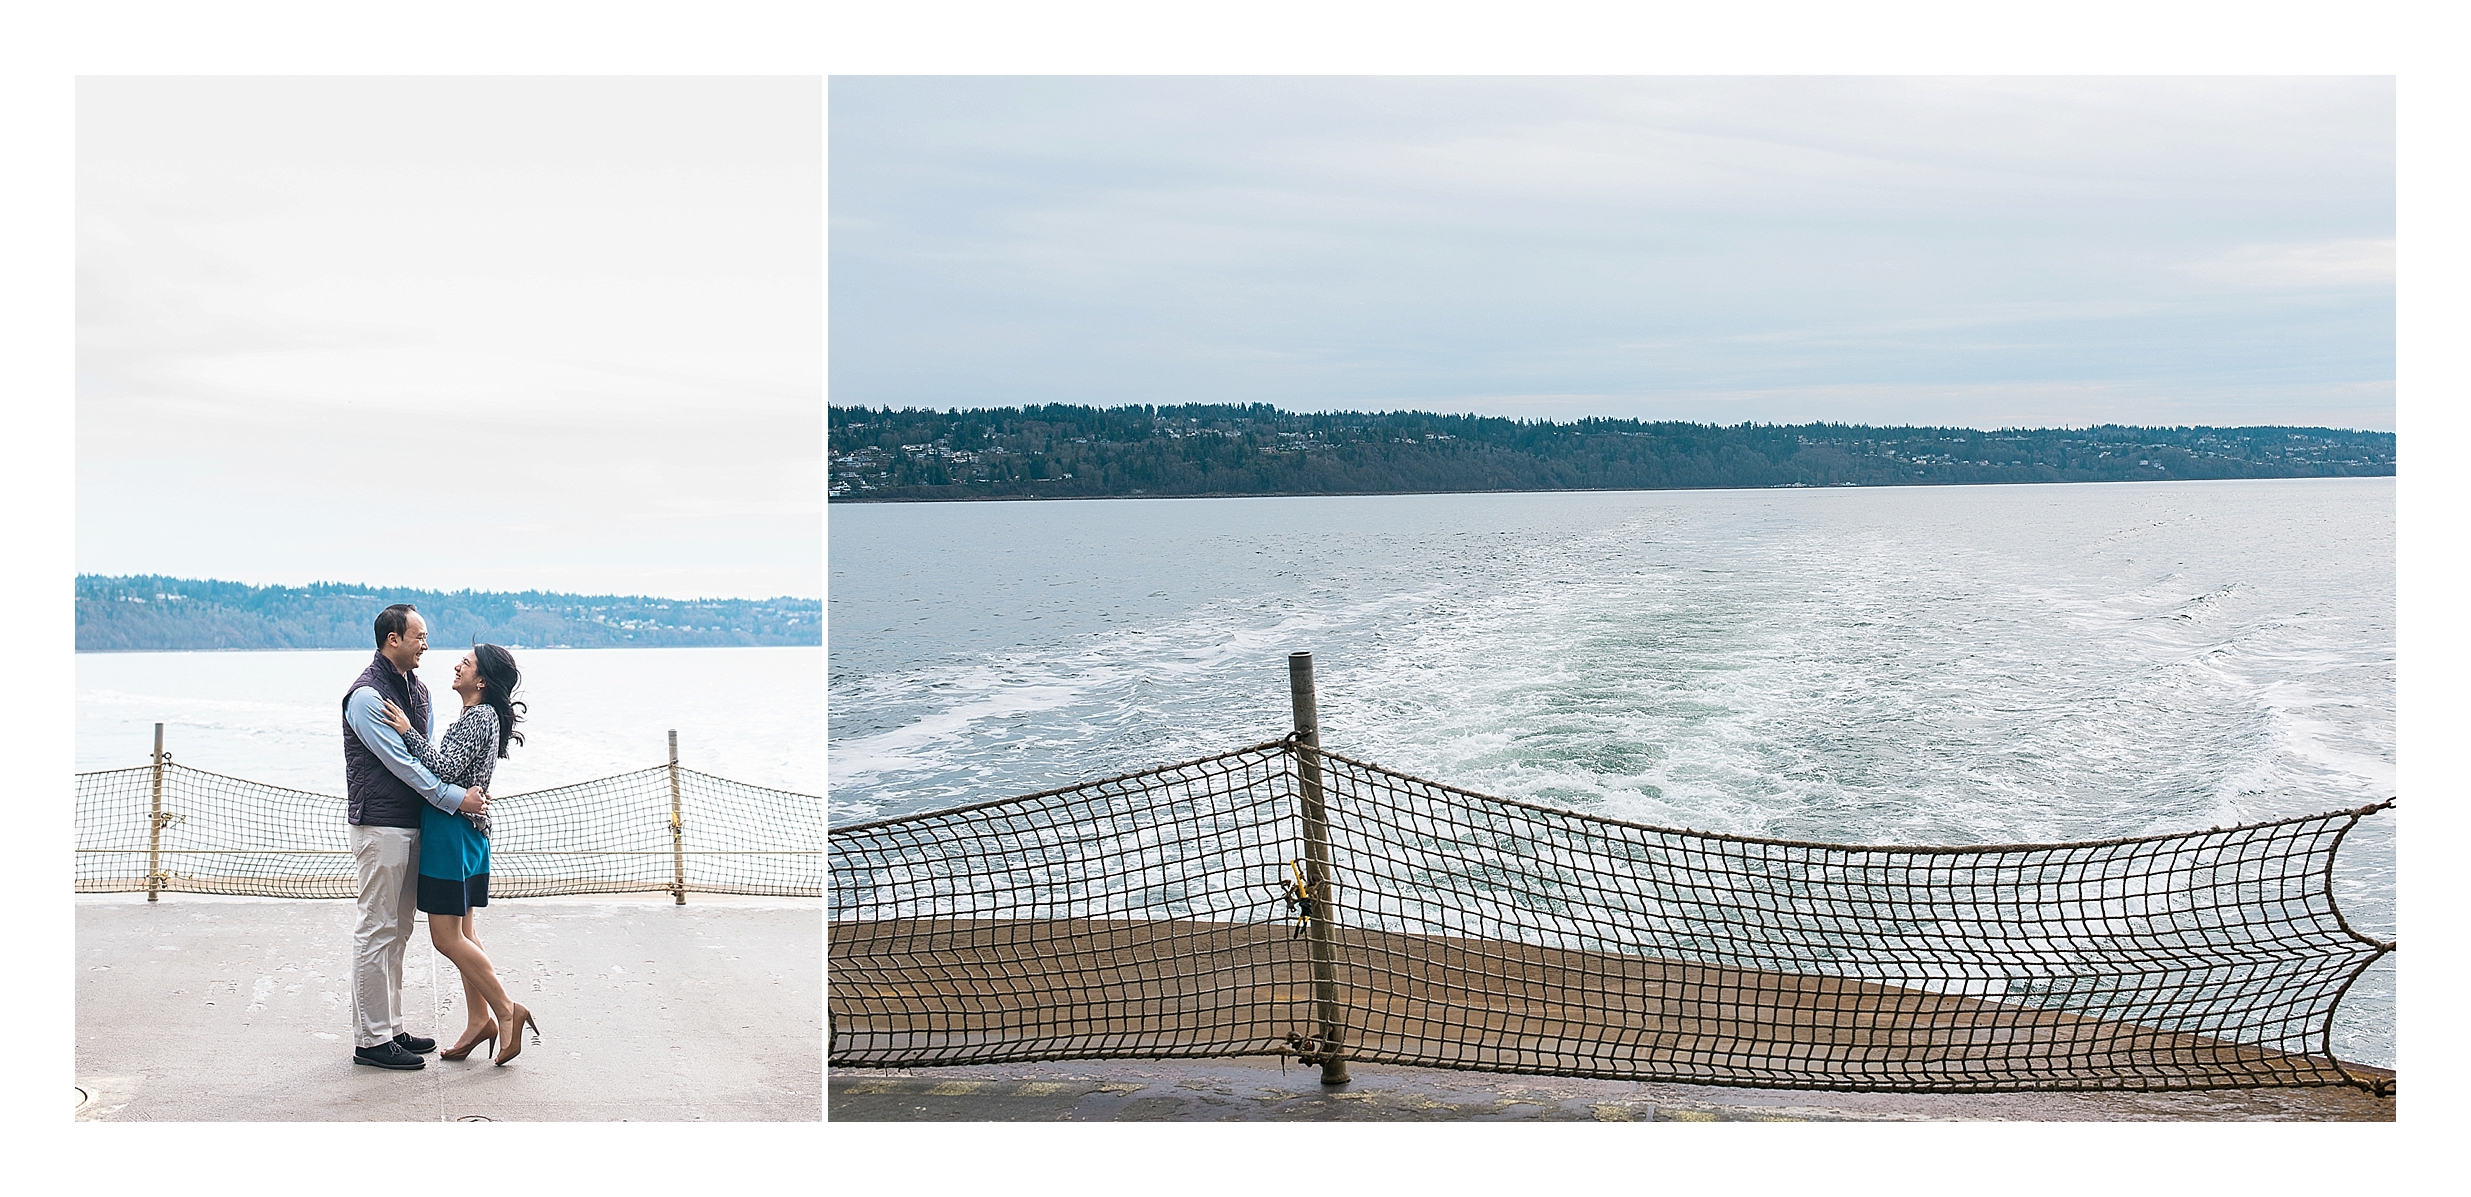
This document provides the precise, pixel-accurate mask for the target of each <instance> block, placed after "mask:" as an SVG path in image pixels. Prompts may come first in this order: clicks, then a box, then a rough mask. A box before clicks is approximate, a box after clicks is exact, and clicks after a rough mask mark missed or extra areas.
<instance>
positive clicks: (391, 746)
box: [343, 686, 463, 815]
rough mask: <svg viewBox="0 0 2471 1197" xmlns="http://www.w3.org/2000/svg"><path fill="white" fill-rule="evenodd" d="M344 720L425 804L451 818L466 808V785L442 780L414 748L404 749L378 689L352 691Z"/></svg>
mask: <svg viewBox="0 0 2471 1197" xmlns="http://www.w3.org/2000/svg"><path fill="white" fill-rule="evenodd" d="M343 721H344V723H346V724H348V725H349V726H350V727H351V729H352V734H353V735H356V736H359V737H360V742H361V743H362V744H365V745H367V746H368V748H369V751H371V752H374V753H376V754H377V757H378V761H379V762H380V763H382V764H384V765H385V766H386V771H387V772H389V773H392V774H394V775H395V776H396V777H399V778H402V779H403V784H405V785H407V786H410V787H412V792H413V793H416V794H419V795H420V796H421V799H422V800H423V801H425V802H427V803H428V804H429V805H431V806H434V807H436V808H438V809H439V810H442V811H445V812H446V813H447V814H450V815H451V814H453V813H455V808H457V807H460V806H462V805H463V787H462V786H450V785H448V784H446V783H445V782H442V781H439V780H438V779H437V775H435V774H433V773H431V772H429V770H428V769H426V768H424V767H422V765H421V763H420V758H418V757H415V756H413V755H412V750H411V749H409V748H406V747H404V746H403V737H401V736H398V735H396V734H395V725H394V724H391V723H388V722H387V721H386V699H385V698H384V697H383V696H382V695H380V694H379V693H378V692H377V691H376V690H374V689H371V688H370V687H367V686H362V687H360V688H359V689H357V690H354V691H352V696H351V698H349V699H347V700H346V701H345V702H344V704H343ZM413 734H415V735H417V734H419V733H417V732H415V733H413Z"/></svg>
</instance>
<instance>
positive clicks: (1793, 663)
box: [830, 479, 2394, 1062]
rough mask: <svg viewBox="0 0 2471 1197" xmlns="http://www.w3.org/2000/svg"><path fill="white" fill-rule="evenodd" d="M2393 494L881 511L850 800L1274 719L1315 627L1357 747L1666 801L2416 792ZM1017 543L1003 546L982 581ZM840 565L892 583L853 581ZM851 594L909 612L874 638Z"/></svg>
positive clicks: (2008, 813)
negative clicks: (2399, 758)
mask: <svg viewBox="0 0 2471 1197" xmlns="http://www.w3.org/2000/svg"><path fill="white" fill-rule="evenodd" d="M2391 495H2392V484H2391V480H2383V479H2380V480H2332V481H2314V480H2312V481H2307V482H2296V483H2209V484H2150V485H2140V486H2135V487H2004V488H1986V487H1949V488H1903V489H1899V490H1894V491H1889V490H1853V491H1838V492H1828V493H1823V492H1814V491H1799V492H1656V493H1634V494H1555V495H1495V496H1420V497H1386V498H1381V499H1317V500H1282V501H1277V502H1251V501H1245V502H1232V501H1231V502H1225V503H1215V504H1214V503H1213V502H1212V501H1176V502H1173V503H1167V502H1161V503H1157V504H1150V503H1146V502H1143V501H1127V502H1124V503H1111V504H1081V505H1068V504H1049V505H1040V510H1038V511H1037V512H1036V513H1035V514H1036V515H1037V516H1038V517H1039V521H1040V522H1036V523H1033V522H1029V521H1027V520H1026V518H1025V517H1024V513H1023V512H1020V511H1013V512H1005V513H996V514H997V515H1001V516H1004V517H1005V519H1006V523H1005V537H1006V539H1007V543H1008V547H1009V548H1010V549H1011V550H1012V551H1010V552H1009V553H1008V554H1007V555H1005V556H1003V557H1002V558H1001V560H1000V561H997V562H993V563H991V562H990V561H988V560H986V559H985V558H984V557H983V556H982V555H972V554H952V555H949V556H948V557H946V558H940V559H939V560H942V561H943V562H944V564H943V565H941V566H938V567H936V568H933V569H929V568H925V567H920V566H918V565H917V564H916V562H915V560H914V558H915V557H916V554H915V553H912V554H911V556H910V557H909V558H905V559H904V560H905V561H906V562H908V565H907V566H906V568H910V569H911V570H912V571H913V575H914V576H912V577H910V578H908V579H907V580H906V581H905V582H904V585H905V586H906V587H908V589H906V590H904V589H901V588H897V587H889V586H884V585H882V584H881V583H880V577H881V576H882V575H883V574H884V571H882V570H879V569H873V568H871V565H870V562H869V561H868V560H867V559H865V557H864V555H863V551H862V550H863V549H864V548H865V547H867V546H880V545H892V544H903V545H906V544H910V543H914V542H915V541H916V540H917V539H918V536H916V535H911V536H901V535H895V534H893V533H895V532H897V531H898V530H899V529H900V528H901V527H902V526H904V525H905V524H906V523H916V524H917V526H918V527H919V528H921V529H925V528H928V527H930V526H933V527H960V526H964V525H966V524H967V523H968V522H969V521H971V520H973V519H976V518H980V517H978V516H975V515H973V514H972V513H971V512H968V511H959V510H956V511H943V512H936V513H933V515H934V517H935V518H934V520H925V519H923V518H922V517H917V516H914V515H908V514H904V513H902V512H899V511H890V510H886V511H881V512H870V515H871V516H872V517H873V518H874V519H875V520H876V521H877V522H878V523H880V524H881V529H879V530H878V531H877V532H876V533H871V534H870V535H872V536H876V537H877V539H873V540H865V541H860V542H852V543H851V544H849V545H845V544H844V543H843V542H842V541H841V540H839V539H837V538H838V537H839V536H840V535H841V533H840V532H839V531H837V530H836V532H835V536H836V541H835V544H834V546H833V554H834V569H835V576H836V591H835V600H834V602H835V606H834V615H833V618H834V619H835V621H836V622H835V625H834V640H833V644H834V648H833V657H834V664H833V668H832V684H831V691H830V704H831V709H832V719H833V737H834V738H833V741H832V747H831V754H832V764H831V770H832V777H833V782H834V789H833V804H834V806H833V809H834V811H835V813H836V816H844V815H847V814H850V813H852V812H860V811H863V812H865V813H867V814H870V815H872V814H898V813H905V812H907V811H911V810H919V809H928V808H931V807H934V806H939V805H951V804H955V803H958V802H963V801H975V800H982V799H986V798H995V797H1002V796H1005V795H1007V794H1011V793H1022V792H1027V791H1031V790H1037V789H1045V788H1049V787H1053V786H1058V785H1065V784H1069V783H1071V782H1074V781H1078V780H1085V779H1088V778H1091V777H1096V776H1103V775H1106V774H1110V773H1119V772H1127V771H1131V770H1135V769H1139V768H1144V767H1148V766H1151V765H1157V764H1164V763H1167V762H1168V761H1171V760H1177V759H1188V758H1190V757H1195V756H1201V755H1206V754H1209V753H1214V752H1218V751H1223V750H1226V749H1229V748H1234V747H1239V746H1241V745H1244V744H1249V743H1253V742H1256V741H1258V740H1262V739H1268V738H1272V737H1275V736H1276V735H1278V734H1280V733H1281V732H1283V731H1285V730H1286V727H1287V710H1286V685H1285V683H1286V677H1285V657H1286V654H1287V653H1288V652H1289V651H1292V650H1295V649H1309V650H1311V651H1313V653H1314V655H1315V663H1316V672H1317V675H1318V679H1319V683H1320V696H1319V697H1320V707H1321V713H1322V714H1321V718H1322V725H1323V730H1322V739H1323V743H1324V744H1325V746H1327V747H1329V748H1330V749H1332V750H1333V751H1336V752H1339V753H1343V754H1345V755H1349V756H1353V757H1358V758H1361V759H1367V760H1372V761H1375V762H1378V763H1381V764H1384V765H1387V766H1390V767H1392V768H1397V769H1401V770H1404V771H1406V772H1410V773H1415V774H1418V775H1421V776H1426V777H1430V778H1433V779H1434V780H1437V781H1441V782H1444V783H1447V784H1450V785H1455V786H1460V787H1463V788H1467V789H1472V790H1477V791H1480V792H1487V793H1496V794H1501V795H1503V796H1506V797H1514V798H1521V799H1527V800H1532V801H1538V802H1542V803H1546V804H1549V805H1557V806H1564V807H1570V808H1574V809H1580V810H1585V811H1589V812H1591V813H1596V814H1601V815H1606V816H1609V817H1614V818H1620V819H1626V820H1632V821H1638V822H1646V823H1652V824H1658V825H1664V826H1683V827H1691V828H1694V829H1698V830H1706V831H1718V832H1731V833H1739V834H1754V835H1775V836H1782V837H1786V838H1795V839H1813V840H1826V841H1836V842H1862V843H1947V844H1962V843H2012V842H2019V841H2052V840H2069V839H2100V838H2109V837H2112V836H2121V835H2137V834H2147V833H2155V832H2171V831H2183V830H2188V829H2190V828H2197V827H2205V826H2212V825H2217V824H2226V825H2227V824H2230V823H2236V822H2247V821H2254V820H2258V819H2267V818H2281V817H2289V816H2293V815H2301V814H2310V813H2315V812H2317V811H2321V810H2327V809H2333V808H2337V807H2345V806H2356V805H2360V804H2363V803H2366V802H2372V801H2376V800H2379V799H2381V798H2383V797H2386V796H2388V795H2389V794H2390V793H2391V787H2392V785H2393V776H2394V774H2393V748H2392V746H2393V726H2394V725H2393V643H2394V642H2393V627H2394V623H2393V605H2392V582H2391V575H2392V536H2391V530H2390V525H2391V520H2392V503H2391ZM977 506H986V505H977ZM1102 509H1103V510H1102ZM989 518H992V517H989ZM836 528H837V525H836ZM968 543H971V544H976V543H979V541H978V540H977V539H975V538H973V539H970V540H969V541H968ZM989 569H1000V570H1010V571H1013V572H1011V573H1009V574H1002V575H1001V576H996V577H992V578H981V577H980V576H979V575H977V574H975V573H973V572H972V571H982V570H989ZM938 570H942V571H944V572H938ZM844 571H847V573H846V576H849V577H851V578H860V579H869V578H870V577H871V576H872V577H873V578H874V579H876V580H868V581H866V582H865V583H864V584H863V585H853V586H851V587H846V588H844V587H842V586H841V583H840V582H839V580H838V579H840V578H841V577H843V576H844ZM981 592H985V593H990V594H992V593H1001V594H1003V595H1007V596H1012V597H1013V599H1014V600H1017V601H1019V602H1035V603H1036V604H1039V605H1038V606H1037V612H1036V613H1037V616H1038V618H1037V619H1036V620H1034V621H1033V620H1028V619H1021V620H1017V621H1016V622H1015V623H1014V625H1012V626H1014V627H1015V628H1017V629H1020V630H1021V634H1020V635H1018V636H1016V637H1015V638H1013V639H1011V640H1001V639H996V640H992V641H990V640H987V639H986V638H983V637H982V639H981V640H980V641H978V642H972V643H966V644H965V643H963V642H961V641H958V640H939V639H938V638H937V637H936V636H935V635H934V634H933V631H932V629H933V628H935V627H937V626H939V625H941V626H948V627H964V628H987V627H993V626H995V625H994V624H993V622H991V621H992V620H993V619H994V617H995V614H996V613H991V612H988V611H983V610H980V609H979V606H978V605H977V604H981V603H983V601H985V600H983V599H981V598H978V597H974V596H976V595H979V594H980V593H981ZM895 611H898V612H900V613H901V618H899V619H894V618H892V617H891V614H890V613H891V612H895ZM845 619H846V620H847V621H848V622H847V626H850V627H858V628H868V629H874V628H899V629H906V630H903V631H900V632H898V633H897V634H895V633H885V634H878V633H874V632H871V631H870V632H867V633H864V634H862V635H861V637H860V638H859V639H858V640H857V641H856V642H855V643H854V644H852V643H851V642H850V641H848V640H846V639H845V637H844V634H843V632H842V631H841V629H842V627H843V626H844V622H843V621H844V620H845ZM845 644H848V645H850V646H849V647H848V649H847V651H846V652H845V648H844V646H845ZM862 666H863V667H862ZM2379 818H2380V819H2384V820H2386V821H2387V825H2388V828H2389V829H2387V830H2378V831H2370V830H2369V829H2370V828H2371V827H2375V826H2376V821H2374V820H2372V821H2371V823H2370V824H2368V825H2364V826H2363V828H2362V830H2361V831H2360V832H2358V833H2355V834H2354V837H2353V839H2352V841H2350V842H2347V843H2346V847H2345V850H2344V854H2343V858H2342V860H2340V861H2338V862H2337V881H2338V892H2339V893H2340V897H2341V900H2342V901H2343V903H2344V904H2345V909H2346V912H2348V913H2351V914H2352V916H2353V917H2354V919H2355V922H2358V923H2360V924H2361V925H2369V924H2375V923H2377V922H2378V921H2379V920H2380V919H2382V920H2384V923H2385V924H2386V925H2390V921H2391V914H2390V911H2391V903H2392V897H2391V884H2390V873H2391V842H2392V837H2391V833H2390V820H2391V816H2390V815H2389V816H2380V817H2379ZM2355 907H2356V908H2355ZM2373 988H2374V987H2373V986H2372V985H2371V984H2370V983H2369V982H2367V981H2363V982H2362V988H2361V989H2360V990H2359V991H2358V992H2357V993H2355V995H2354V997H2353V998H2352V999H2351V1001H2349V1002H2346V1005H2345V1007H2344V1013H2343V1015H2342V1022H2341V1026H2340V1031H2341V1034H2342V1035H2343V1036H2345V1037H2346V1038H2344V1039H2343V1042H2345V1043H2348V1044H2352V1045H2353V1048H2352V1049H2351V1050H2354V1051H2355V1052H2356V1053H2359V1054H2355V1055H2353V1056H2352V1057H2351V1058H2358V1059H2364V1060H2369V1061H2370V1062H2378V1061H2379V1060H2380V1057H2379V1055H2378V1054H2377V1053H2378V1052H2380V1051H2382V1052H2384V1053H2387V1054H2386V1056H2385V1057H2384V1058H2390V1051H2391V1047H2390V1019H2391V1001H2390V987H2389V988H2388V990H2387V991H2386V992H2387V994H2388V996H2387V997H2385V998H2382V999H2380V998H2377V997H2376V996H2374V993H2373V992H2372V990H2373ZM2380 1002H2382V1003H2383V1004H2382V1005H2379V1003H2380ZM2380 1028H2382V1029H2380ZM2379 1044H2383V1045H2385V1046H2383V1047H2379V1046H2378V1045H2379Z"/></svg>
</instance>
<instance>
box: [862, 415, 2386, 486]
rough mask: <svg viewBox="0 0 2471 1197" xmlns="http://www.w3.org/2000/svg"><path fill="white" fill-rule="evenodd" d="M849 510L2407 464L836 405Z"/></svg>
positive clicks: (2157, 474) (2042, 432)
mask: <svg viewBox="0 0 2471 1197" xmlns="http://www.w3.org/2000/svg"><path fill="white" fill-rule="evenodd" d="M827 415H828V417H829V418H828V421H827V425H826V429H827V440H828V441H829V448H830V455H829V460H828V462H827V467H828V468H827V480H826V485H825V494H826V497H827V499H828V500H829V501H830V502H832V503H868V502H917V501H927V502H948V501H975V500H980V499H1043V498H1057V499H1063V498H1126V499H1130V498H1236V497H1290V498H1292V497H1297V496H1305V495H1376V494H1384V495H1386V494H1525V493H1540V492H1541V493H1550V492H1560V491H1643V490H1766V489H1773V488H1793V487H1812V488H1822V487H1841V486H1950V485H1973V484H1992V485H1999V484H2013V483H2053V482H2146V481H2163V480H2178V481H2196V480H2211V479H2231V478H2328V477H2332V478H2340V477H2381V476H2391V475H2392V474H2393V473H2394V471H2395V466H2396V461H2397V457H2396V451H2395V445H2396V440H2395V434H2394V433H2391V432H2381V431H2372V430H2360V429H2340V428H2320V427H2297V426H2289V425H2256V426H2250V427H2237V428H2216V427H2208V426H2197V427H2186V426H2175V427H2167V428H2165V427H2129V426H2124V425H2115V424H2104V425H2098V426H2095V427H2090V428H2006V429H1998V430H1994V431H1983V430H1979V429H1972V428H1922V427H1911V426H1895V427H1872V426H1869V425H1858V424H1831V423H1814V424H1733V425H1717V424H1693V423H1686V422H1681V421H1640V420H1627V419H1625V420H1614V419H1583V420H1576V421H1571V422H1566V423H1556V422H1553V421H1549V420H1546V421H1533V420H1512V419H1504V418H1500V417H1493V416H1464V415H1441V414H1437V413H1432V412H1415V411H1394V412H1291V411H1285V410H1282V409H1279V408H1277V407H1273V406H1271V405H1269V404H1247V405H1241V406H1238V405H1231V404H1188V405H1183V406H1150V405H1132V406H1127V407H1114V408H1095V407H1080V406H1073V405H1064V404H1050V405H1043V406H1032V407H1008V408H990V409H980V410H969V411H963V410H959V409H954V410H949V411H940V412H939V411H932V410H923V409H915V408H905V409H901V410H898V411H896V410H893V409H890V408H870V407H834V408H831V409H830V410H829V412H828V413H827Z"/></svg>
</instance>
